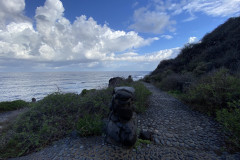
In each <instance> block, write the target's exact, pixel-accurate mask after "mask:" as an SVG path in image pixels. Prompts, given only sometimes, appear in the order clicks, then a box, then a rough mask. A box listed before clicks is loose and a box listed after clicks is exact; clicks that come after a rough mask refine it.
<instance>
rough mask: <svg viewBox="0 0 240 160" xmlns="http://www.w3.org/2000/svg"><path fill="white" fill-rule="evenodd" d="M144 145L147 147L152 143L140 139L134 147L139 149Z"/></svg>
mask: <svg viewBox="0 0 240 160" xmlns="http://www.w3.org/2000/svg"><path fill="white" fill-rule="evenodd" d="M143 144H145V145H146V144H151V141H150V140H143V139H140V138H138V139H137V141H136V143H135V145H134V148H135V149H138V148H139V147H140V146H141V145H143Z"/></svg>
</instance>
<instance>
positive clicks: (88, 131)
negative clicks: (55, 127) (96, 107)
mask: <svg viewBox="0 0 240 160" xmlns="http://www.w3.org/2000/svg"><path fill="white" fill-rule="evenodd" d="M76 127H77V131H78V133H79V134H80V135H81V136H91V135H99V134H101V132H102V127H103V122H102V121H101V115H97V114H96V115H89V114H87V115H84V116H83V117H82V118H79V120H78V122H77V126H76Z"/></svg>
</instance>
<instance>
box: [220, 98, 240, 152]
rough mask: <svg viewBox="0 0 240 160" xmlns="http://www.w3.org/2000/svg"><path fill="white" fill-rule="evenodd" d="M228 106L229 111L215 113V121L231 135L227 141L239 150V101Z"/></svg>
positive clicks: (223, 110)
mask: <svg viewBox="0 0 240 160" xmlns="http://www.w3.org/2000/svg"><path fill="white" fill-rule="evenodd" d="M228 104H229V108H230V109H226V108H224V109H222V110H219V111H217V120H218V121H219V122H220V123H222V124H223V126H224V128H225V129H226V130H227V131H229V132H230V133H231V136H230V139H229V141H230V142H232V143H233V144H234V145H235V146H237V148H238V149H239V150H240V100H238V101H235V102H232V103H228Z"/></svg>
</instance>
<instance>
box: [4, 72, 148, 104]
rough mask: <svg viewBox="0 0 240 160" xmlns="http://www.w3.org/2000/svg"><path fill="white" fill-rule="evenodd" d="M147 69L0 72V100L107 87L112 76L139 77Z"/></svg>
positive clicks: (29, 98)
mask: <svg viewBox="0 0 240 160" xmlns="http://www.w3.org/2000/svg"><path fill="white" fill-rule="evenodd" d="M149 73H150V72H147V71H136V72H32V73H11V72H10V73H6V72H0V102H1V101H13V100H19V99H21V100H25V101H31V100H32V98H33V97H34V98H36V99H37V100H40V99H42V98H43V97H45V96H47V95H48V94H51V93H53V92H56V91H61V92H64V93H68V92H72V93H77V94H79V93H81V91H82V90H83V89H100V88H104V87H107V85H108V81H109V79H110V78H112V77H117V76H118V77H124V78H127V77H128V76H129V75H131V76H132V78H133V80H139V79H140V78H143V77H144V76H145V75H147V74H149Z"/></svg>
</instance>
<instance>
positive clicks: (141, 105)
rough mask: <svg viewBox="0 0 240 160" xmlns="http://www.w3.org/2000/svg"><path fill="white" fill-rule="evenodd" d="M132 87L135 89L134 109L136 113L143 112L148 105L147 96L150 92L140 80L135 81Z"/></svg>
mask: <svg viewBox="0 0 240 160" xmlns="http://www.w3.org/2000/svg"><path fill="white" fill-rule="evenodd" d="M132 87H133V88H134V89H135V96H136V101H135V105H136V111H137V113H143V112H145V110H146V107H147V105H148V97H149V96H150V95H151V92H150V91H149V90H148V89H147V88H146V87H145V86H144V85H143V84H142V83H141V82H135V83H134V84H133V85H132Z"/></svg>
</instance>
